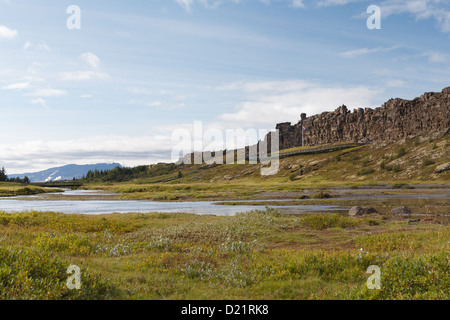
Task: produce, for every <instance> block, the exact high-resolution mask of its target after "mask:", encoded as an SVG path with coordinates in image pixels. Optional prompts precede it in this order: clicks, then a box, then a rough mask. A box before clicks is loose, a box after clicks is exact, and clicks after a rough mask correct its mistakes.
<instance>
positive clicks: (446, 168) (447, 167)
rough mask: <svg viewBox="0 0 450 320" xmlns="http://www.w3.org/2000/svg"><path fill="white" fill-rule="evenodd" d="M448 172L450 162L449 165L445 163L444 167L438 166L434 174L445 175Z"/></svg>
mask: <svg viewBox="0 0 450 320" xmlns="http://www.w3.org/2000/svg"><path fill="white" fill-rule="evenodd" d="M448 170H450V162H447V163H444V164H443V165H440V166H438V167H437V168H436V170H435V171H434V172H436V173H443V172H445V171H448Z"/></svg>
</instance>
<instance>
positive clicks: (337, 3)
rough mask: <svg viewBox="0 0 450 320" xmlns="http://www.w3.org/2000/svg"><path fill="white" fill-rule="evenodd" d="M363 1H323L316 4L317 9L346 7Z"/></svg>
mask: <svg viewBox="0 0 450 320" xmlns="http://www.w3.org/2000/svg"><path fill="white" fill-rule="evenodd" d="M361 1H365V0H323V1H319V2H317V6H318V7H329V6H340V5H346V4H349V3H352V2H361Z"/></svg>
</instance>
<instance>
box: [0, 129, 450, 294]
mask: <svg viewBox="0 0 450 320" xmlns="http://www.w3.org/2000/svg"><path fill="white" fill-rule="evenodd" d="M449 146H450V143H449V136H448V135H446V136H444V137H441V138H439V139H432V138H428V139H419V140H417V139H416V140H405V141H403V142H398V143H391V144H386V145H371V146H364V147H357V148H352V149H348V150H341V151H336V152H331V153H324V154H316V155H305V156H295V157H290V158H286V159H282V160H281V162H280V170H279V172H278V173H277V174H276V175H273V176H267V177H262V176H261V175H260V170H261V165H260V164H256V165H249V164H242V165H182V166H179V167H177V168H175V169H174V170H173V171H172V172H168V173H167V172H166V173H165V174H163V175H160V176H152V177H149V178H145V179H137V180H134V181H126V182H120V183H117V182H115V183H112V182H104V181H96V182H92V183H89V184H86V185H84V186H83V188H86V189H97V190H105V191H112V192H116V193H117V195H116V196H109V197H110V198H109V199H116V198H120V199H138V200H157V201H187V200H189V201H196V200H220V201H227V202H228V203H233V201H236V200H251V201H255V200H264V201H266V202H264V204H267V205H273V204H281V203H284V204H290V205H292V204H298V201H300V199H301V201H302V204H340V205H348V206H351V205H371V206H374V207H376V209H377V210H379V212H381V213H382V214H375V215H369V216H363V217H357V218H351V217H347V216H343V215H333V214H321V215H314V214H309V215H286V214H281V213H280V212H278V211H276V210H274V209H266V210H254V211H252V212H247V213H242V214H238V215H236V216H233V217H216V216H208V215H206V216H200V215H193V214H184V213H147V214H143V213H130V214H123V215H120V214H111V215H104V216H84V215H65V214H61V213H51V212H47V213H38V212H22V213H14V214H11V213H5V212H0V299H155V300H157V299H182V300H190V299H237V300H241V299H242V300H245V299H284V300H289V299H294V300H298V299H405V300H410V299H449V298H450V226H449V225H448V224H445V223H438V222H439V219H438V217H435V218H431V217H428V216H423V217H422V218H421V221H420V222H419V223H413V224H409V223H408V219H401V218H394V217H391V216H389V215H388V214H387V213H388V212H389V211H390V210H391V209H392V208H393V207H396V206H402V205H407V206H409V207H411V209H412V210H413V212H414V213H418V214H428V215H443V214H448V209H449V200H448V199H434V200H430V199H427V198H426V197H425V198H423V197H422V198H417V199H394V200H393V199H387V198H385V197H375V196H380V195H381V196H382V195H389V194H395V193H402V194H406V193H411V194H417V195H422V196H423V195H424V194H428V193H430V194H431V193H435V192H436V190H437V189H438V188H440V191H439V192H442V189H444V192H447V191H445V190H448V183H449V181H450V171H447V172H442V173H437V172H436V168H437V167H438V166H440V165H442V164H444V163H447V162H449ZM159 166H163V164H160V165H159ZM368 187H370V188H368ZM22 188H24V187H23V186H21V185H12V184H7V185H5V184H0V196H2V195H8V196H11V195H18V194H19V193H21V192H22V191H20V190H22ZM29 188H32V187H29ZM435 188H436V189H435ZM446 188H447V189H446ZM27 192H28V191H27ZM33 192H36V193H37V192H40V189H33ZM364 193H365V194H369V195H372V196H374V197H372V198H370V197H369V199H367V198H366V199H363V200H361V199H357V198H353V199H345V197H343V196H344V195H345V194H351V195H357V194H364ZM46 197H49V199H51V198H52V197H54V198H55V199H59V198H58V197H61V196H60V195H51V194H49V195H46ZM286 199H288V200H289V201H287V202H281V201H279V200H286ZM277 201H279V202H277ZM250 204H251V203H250ZM255 204H256V202H255ZM257 204H261V202H258V203H257ZM324 213H327V212H324ZM70 265H77V266H79V267H80V268H81V271H82V279H81V280H82V288H81V289H80V290H72V291H71V290H69V289H68V288H67V287H66V280H67V277H68V274H67V272H66V271H67V268H68V267H69V266H70ZM371 265H377V266H379V267H380V270H381V289H380V290H370V289H368V287H367V280H368V278H369V276H370V274H368V273H367V269H368V267H369V266H371Z"/></svg>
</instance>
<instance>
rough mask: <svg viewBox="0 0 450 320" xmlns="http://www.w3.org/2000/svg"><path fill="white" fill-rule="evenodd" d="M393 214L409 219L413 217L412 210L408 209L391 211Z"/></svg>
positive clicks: (401, 208)
mask: <svg viewBox="0 0 450 320" xmlns="http://www.w3.org/2000/svg"><path fill="white" fill-rule="evenodd" d="M391 213H392V214H394V215H401V216H406V217H409V216H410V215H411V209H410V208H408V207H399V208H395V209H392V210H391Z"/></svg>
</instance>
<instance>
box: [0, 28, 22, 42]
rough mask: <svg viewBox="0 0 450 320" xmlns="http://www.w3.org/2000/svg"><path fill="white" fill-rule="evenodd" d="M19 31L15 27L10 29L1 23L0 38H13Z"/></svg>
mask: <svg viewBox="0 0 450 320" xmlns="http://www.w3.org/2000/svg"><path fill="white" fill-rule="evenodd" d="M18 33H19V32H18V31H17V30H14V29H10V28H8V27H6V26H3V25H0V40H1V39H6V40H12V39H14V38H15V37H16V36H17V34H18Z"/></svg>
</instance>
